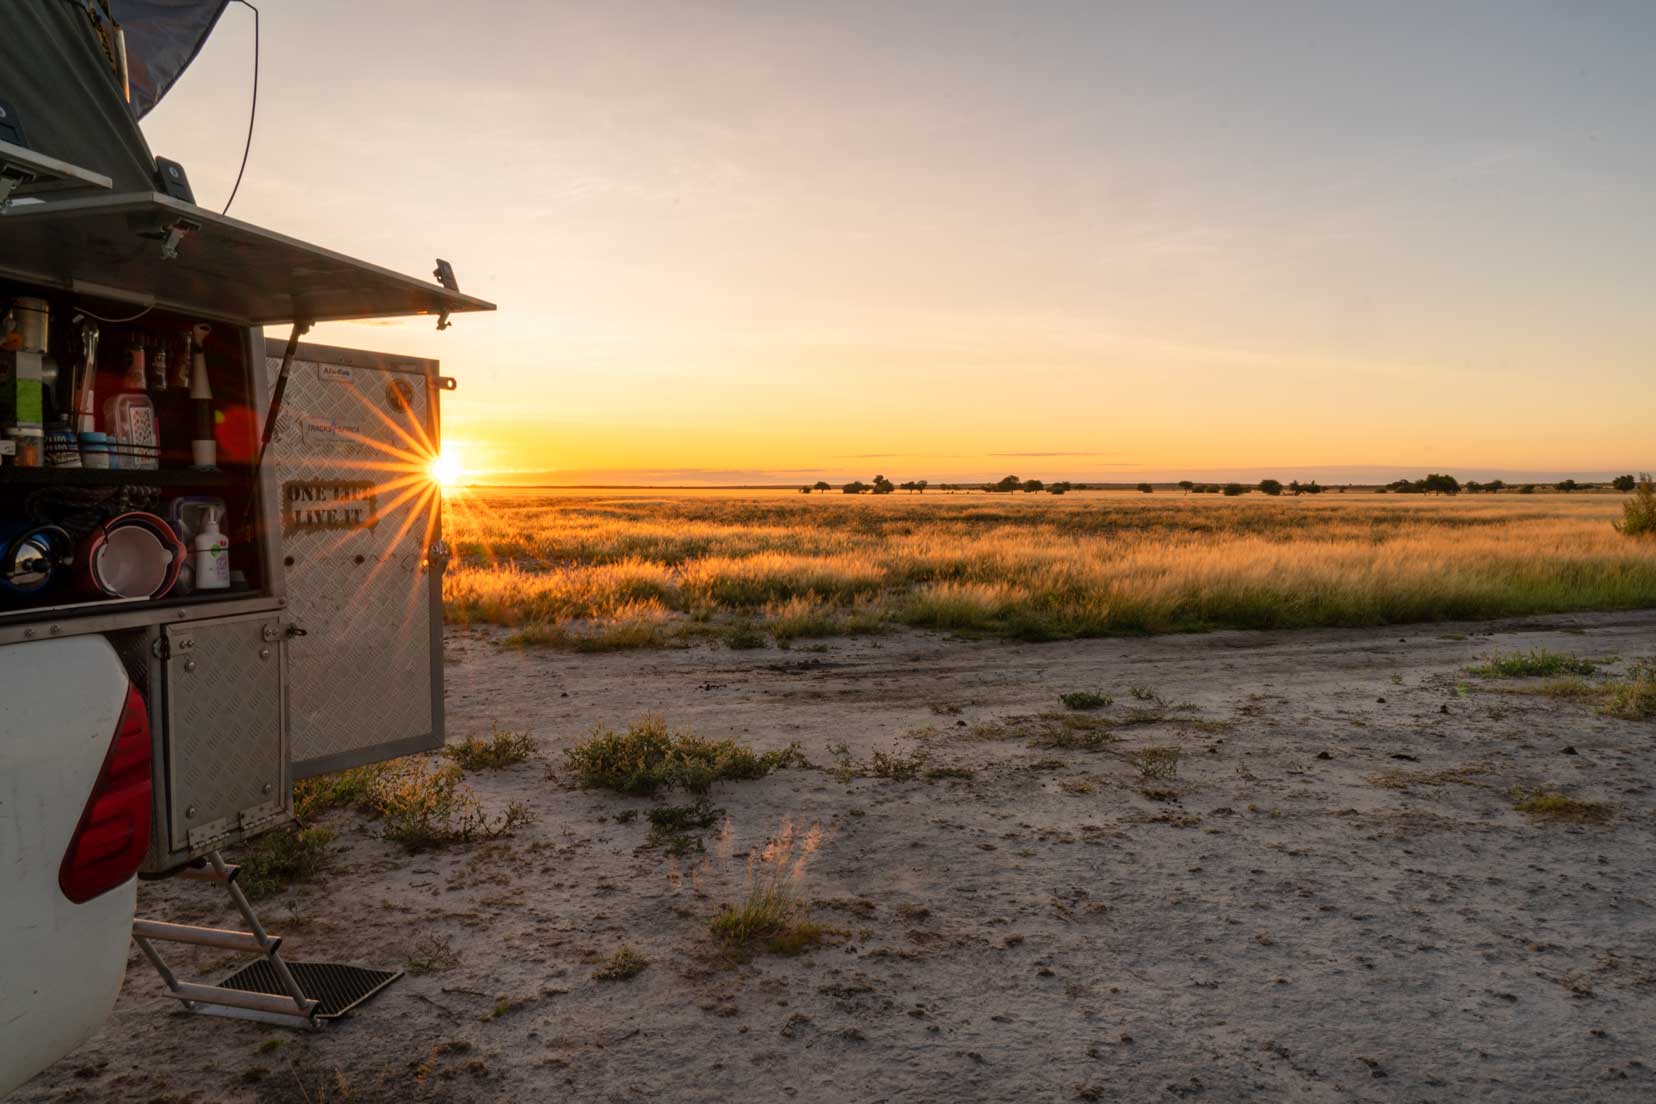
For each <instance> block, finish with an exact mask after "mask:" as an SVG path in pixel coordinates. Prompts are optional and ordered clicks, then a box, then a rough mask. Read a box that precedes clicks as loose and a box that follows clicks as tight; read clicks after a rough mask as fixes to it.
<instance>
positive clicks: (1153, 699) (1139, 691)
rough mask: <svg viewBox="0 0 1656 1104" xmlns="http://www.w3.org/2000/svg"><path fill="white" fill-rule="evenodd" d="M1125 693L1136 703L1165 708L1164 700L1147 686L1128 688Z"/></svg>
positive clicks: (1165, 701)
mask: <svg viewBox="0 0 1656 1104" xmlns="http://www.w3.org/2000/svg"><path fill="white" fill-rule="evenodd" d="M1127 692H1128V693H1129V694H1131V695H1132V696H1133V697H1134V699H1135V700H1137V701H1142V702H1150V703H1151V704H1152V705H1161V706H1165V705H1166V704H1167V699H1166V698H1164V697H1162V696H1161V695H1160V694H1158V693H1156V692H1155V691H1154V690H1152V689H1150V688H1149V687H1148V686H1129V687H1128V688H1127Z"/></svg>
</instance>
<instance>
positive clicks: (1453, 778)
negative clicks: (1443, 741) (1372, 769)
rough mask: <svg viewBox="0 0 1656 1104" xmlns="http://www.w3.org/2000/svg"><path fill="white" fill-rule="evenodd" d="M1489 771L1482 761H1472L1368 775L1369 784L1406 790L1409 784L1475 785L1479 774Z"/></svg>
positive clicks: (1385, 788)
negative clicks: (1443, 766)
mask: <svg viewBox="0 0 1656 1104" xmlns="http://www.w3.org/2000/svg"><path fill="white" fill-rule="evenodd" d="M1488 773H1489V767H1488V766H1487V765H1486V764H1483V763H1472V764H1470V765H1468V766H1464V767H1447V768H1444V769H1442V770H1405V769H1402V768H1399V769H1397V770H1386V771H1381V772H1379V773H1378V774H1375V775H1371V776H1370V777H1369V784H1370V785H1372V786H1379V787H1380V788H1381V789H1383V790H1407V789H1408V788H1409V787H1411V786H1477V785H1481V783H1479V782H1478V781H1477V778H1478V776H1479V775H1484V774H1488Z"/></svg>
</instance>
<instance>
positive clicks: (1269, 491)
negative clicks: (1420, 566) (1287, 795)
mask: <svg viewBox="0 0 1656 1104" xmlns="http://www.w3.org/2000/svg"><path fill="white" fill-rule="evenodd" d="M931 486H932V483H931V482H930V481H929V480H925V479H912V480H909V481H908V482H906V483H893V482H892V481H891V480H889V479H887V478H886V477H885V476H883V475H876V476H875V477H874V479H873V481H872V482H869V483H864V482H863V481H862V480H860V479H859V480H853V481H852V482H850V483H845V484H842V485H841V486H840V490H841V492H843V493H845V494H877V495H878V494H891V493H892V492H893V491H899V490H901V491H908V492H909V493H910V494H924V493H925V492H926V489H927V488H929V487H931ZM1094 486H1095V485H1093V484H1087V483H1070V482H1067V481H1066V482H1056V483H1044V482H1042V481H1041V480H1039V479H1019V478H1018V477H1017V476H1015V475H1008V476H1005V477H1003V478H1001V479H998V480H996V481H995V482H993V483H976V484H970V483H939V484H937V485H936V488H937V489H938V490H942V491H973V490H976V491H985V492H987V493H989V494H1013V493H1017V492H1022V493H1024V494H1035V493H1038V492H1040V491H1045V492H1046V493H1047V494H1055V495H1061V494H1065V493H1067V492H1069V491H1083V490H1089V489H1092V488H1093V487H1094ZM1116 486H1123V484H1116ZM1136 486H1137V488H1138V490H1139V491H1141V492H1142V493H1144V494H1152V493H1154V492H1155V489H1156V488H1155V485H1154V484H1152V483H1139V484H1136ZM1176 486H1177V487H1178V488H1179V489H1180V490H1182V491H1183V492H1184V493H1185V494H1222V495H1226V496H1229V497H1231V498H1236V497H1238V496H1241V495H1245V494H1251V493H1252V492H1254V491H1258V492H1259V493H1261V494H1265V495H1271V496H1273V497H1275V496H1278V495H1281V494H1282V493H1283V492H1284V491H1286V492H1287V493H1288V494H1291V495H1308V494H1309V495H1314V494H1322V493H1323V492H1324V491H1326V490H1333V491H1337V492H1338V493H1340V494H1344V493H1345V492H1346V490H1347V488H1348V487H1350V486H1351V484H1345V485H1342V486H1337V487H1323V486H1320V485H1318V483H1317V481H1316V480H1315V479H1313V480H1311V481H1310V482H1308V483H1301V482H1300V481H1299V480H1297V479H1295V480H1292V481H1290V482H1289V483H1288V484H1287V485H1286V486H1284V485H1283V483H1282V481H1281V480H1279V479H1261V480H1260V481H1259V482H1258V483H1197V482H1196V481H1194V480H1190V479H1181V480H1179V482H1178V483H1177V484H1176ZM1539 486H1541V484H1537V483H1519V484H1509V483H1507V482H1505V481H1504V480H1500V479H1491V480H1490V481H1489V482H1487V483H1480V482H1478V481H1477V480H1475V479H1469V480H1467V481H1466V482H1465V483H1462V482H1461V481H1460V480H1458V479H1456V478H1455V477H1454V476H1452V475H1445V474H1441V473H1439V472H1432V473H1430V474H1428V475H1427V476H1425V477H1424V478H1421V479H1394V480H1392V481H1391V482H1390V483H1387V484H1386V485H1385V486H1383V487H1376V488H1375V491H1376V492H1377V493H1380V494H1386V493H1391V494H1442V495H1456V494H1461V493H1463V492H1464V493H1466V494H1501V493H1503V492H1506V493H1510V494H1534V493H1535V491H1536V488H1537V487H1539ZM1549 486H1550V487H1551V489H1552V490H1555V491H1559V492H1561V493H1564V494H1569V493H1570V492H1572V491H1589V490H1592V489H1594V488H1595V487H1604V486H1608V487H1609V488H1610V489H1612V490H1616V491H1620V492H1622V493H1623V494H1628V493H1630V492H1632V490H1633V489H1634V488H1635V487H1636V486H1638V480H1636V479H1635V478H1634V477H1633V476H1632V475H1618V476H1616V478H1614V479H1612V480H1610V482H1609V483H1608V484H1603V483H1578V482H1576V481H1575V480H1574V479H1563V480H1560V481H1558V482H1557V483H1553V484H1550V485H1549ZM833 489H834V488H833V485H832V484H831V483H829V482H828V481H827V480H825V479H819V480H817V481H816V482H815V483H812V484H808V485H806V486H802V487H800V488H799V491H800V493H801V494H810V493H811V492H813V491H815V492H817V493H819V494H822V493H826V492H828V491H831V490H833Z"/></svg>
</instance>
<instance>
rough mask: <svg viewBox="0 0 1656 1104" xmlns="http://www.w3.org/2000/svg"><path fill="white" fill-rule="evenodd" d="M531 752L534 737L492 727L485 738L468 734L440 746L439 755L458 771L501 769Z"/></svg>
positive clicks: (513, 763)
mask: <svg viewBox="0 0 1656 1104" xmlns="http://www.w3.org/2000/svg"><path fill="white" fill-rule="evenodd" d="M534 752H535V738H534V737H533V736H530V735H529V734H528V733H527V732H513V731H511V730H509V729H504V728H500V727H498V726H497V727H496V728H495V729H494V730H493V732H492V733H491V734H490V736H489V738H488V739H487V740H485V739H482V738H481V737H478V736H471V737H468V738H466V739H465V740H462V741H461V742H459V743H457V744H450V745H448V746H447V747H445V748H444V749H443V755H444V756H446V757H447V758H449V759H452V760H453V761H454V762H456V763H458V764H460V769H461V770H468V771H480V770H501V769H503V768H505V767H510V766H514V765H516V764H518V763H521V762H523V761H524V760H525V759H527V758H529V756H531V755H533V754H534Z"/></svg>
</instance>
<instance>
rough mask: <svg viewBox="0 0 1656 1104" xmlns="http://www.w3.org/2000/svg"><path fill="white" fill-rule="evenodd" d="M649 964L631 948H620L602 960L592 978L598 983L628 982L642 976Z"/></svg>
mask: <svg viewBox="0 0 1656 1104" xmlns="http://www.w3.org/2000/svg"><path fill="white" fill-rule="evenodd" d="M649 964H650V960H649V959H647V958H645V957H644V956H643V955H641V954H639V953H638V952H637V951H635V950H633V949H632V948H631V947H620V948H617V950H616V952H615V953H614V954H612V955H610V956H609V957H608V958H606V959H604V962H603V965H601V966H599V967H598V969H596V970H594V971H593V972H592V976H593V978H595V979H596V980H598V981H630V980H632V979H633V978H635V977H637V976H638V975H639V974H642V973H643V972H644V968H645V967H646V966H648V965H649Z"/></svg>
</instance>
